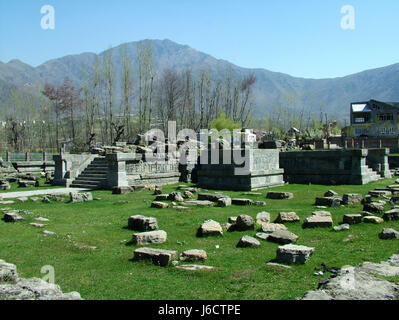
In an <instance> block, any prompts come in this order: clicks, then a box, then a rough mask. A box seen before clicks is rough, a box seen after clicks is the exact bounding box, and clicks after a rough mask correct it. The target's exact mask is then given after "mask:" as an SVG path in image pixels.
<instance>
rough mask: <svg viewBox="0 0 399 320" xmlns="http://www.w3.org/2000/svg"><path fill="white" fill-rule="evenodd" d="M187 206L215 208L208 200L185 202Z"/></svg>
mask: <svg viewBox="0 0 399 320" xmlns="http://www.w3.org/2000/svg"><path fill="white" fill-rule="evenodd" d="M184 205H186V206H199V207H213V206H214V205H215V204H214V203H213V202H212V201H208V200H189V201H185V202H184Z"/></svg>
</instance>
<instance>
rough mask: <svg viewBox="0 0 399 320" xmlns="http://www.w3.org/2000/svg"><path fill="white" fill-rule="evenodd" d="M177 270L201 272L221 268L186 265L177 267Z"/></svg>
mask: <svg viewBox="0 0 399 320" xmlns="http://www.w3.org/2000/svg"><path fill="white" fill-rule="evenodd" d="M176 268H177V269H181V270H186V271H200V270H205V271H214V270H219V268H216V267H212V266H204V265H198V264H184V265H181V266H176Z"/></svg>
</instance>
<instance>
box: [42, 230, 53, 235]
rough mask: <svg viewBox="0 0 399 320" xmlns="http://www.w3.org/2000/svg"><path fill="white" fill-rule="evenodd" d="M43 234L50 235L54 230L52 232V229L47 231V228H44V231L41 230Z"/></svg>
mask: <svg viewBox="0 0 399 320" xmlns="http://www.w3.org/2000/svg"><path fill="white" fill-rule="evenodd" d="M43 234H45V235H48V236H52V235H55V232H53V231H48V230H44V231H43Z"/></svg>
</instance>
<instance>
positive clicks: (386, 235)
mask: <svg viewBox="0 0 399 320" xmlns="http://www.w3.org/2000/svg"><path fill="white" fill-rule="evenodd" d="M379 237H380V239H399V232H398V231H396V230H395V229H391V228H384V230H382V232H381V233H380V234H379Z"/></svg>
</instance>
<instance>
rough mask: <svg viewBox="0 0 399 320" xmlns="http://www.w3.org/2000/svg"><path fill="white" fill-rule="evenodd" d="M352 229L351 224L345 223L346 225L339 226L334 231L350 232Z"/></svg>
mask: <svg viewBox="0 0 399 320" xmlns="http://www.w3.org/2000/svg"><path fill="white" fill-rule="evenodd" d="M350 228H351V227H350V225H349V224H347V223H344V224H340V225H339V226H335V227H334V231H344V230H349V229H350Z"/></svg>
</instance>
